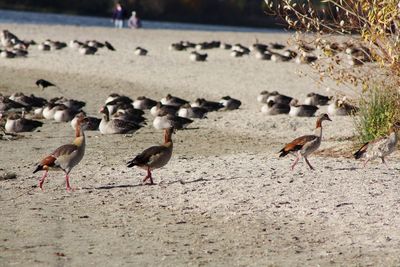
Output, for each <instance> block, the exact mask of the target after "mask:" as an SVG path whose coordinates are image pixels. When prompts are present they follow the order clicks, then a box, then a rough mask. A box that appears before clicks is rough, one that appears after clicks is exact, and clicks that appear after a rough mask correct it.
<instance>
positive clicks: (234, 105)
mask: <svg viewBox="0 0 400 267" xmlns="http://www.w3.org/2000/svg"><path fill="white" fill-rule="evenodd" d="M219 103H221V104H222V105H223V106H224V109H225V110H234V109H238V108H239V107H240V105H242V102H240V100H238V99H235V98H232V97H230V96H224V97H222V98H221V100H220V101H219Z"/></svg>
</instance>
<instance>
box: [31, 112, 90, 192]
mask: <svg viewBox="0 0 400 267" xmlns="http://www.w3.org/2000/svg"><path fill="white" fill-rule="evenodd" d="M85 123H86V120H85V118H84V117H81V118H80V119H79V120H78V125H77V127H76V130H75V140H74V141H73V142H72V144H67V145H63V146H60V147H59V148H57V149H56V150H54V152H53V153H51V154H50V155H48V156H47V157H45V158H43V159H42V160H41V161H40V163H39V165H38V166H37V167H36V169H35V170H34V171H33V173H36V172H38V171H44V174H43V176H42V178H41V179H40V181H39V188H40V189H42V190H43V183H44V180H45V179H46V177H47V173H48V171H49V170H61V171H63V172H64V173H65V182H66V188H67V191H70V190H71V186H70V184H69V173H70V172H71V170H72V169H73V168H74V167H75V166H76V165H78V163H79V162H80V161H81V160H82V158H83V156H84V154H85V133H84V131H83V127H81V126H83V125H85Z"/></svg>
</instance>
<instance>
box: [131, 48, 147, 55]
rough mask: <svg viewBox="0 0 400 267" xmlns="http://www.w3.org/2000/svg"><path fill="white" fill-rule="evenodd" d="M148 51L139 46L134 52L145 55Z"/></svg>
mask: <svg viewBox="0 0 400 267" xmlns="http://www.w3.org/2000/svg"><path fill="white" fill-rule="evenodd" d="M147 53H148V51H147V50H146V49H144V48H141V47H140V46H138V47H136V48H135V51H134V54H135V55H137V56H145V55H147Z"/></svg>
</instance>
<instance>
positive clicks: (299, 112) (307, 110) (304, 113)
mask: <svg viewBox="0 0 400 267" xmlns="http://www.w3.org/2000/svg"><path fill="white" fill-rule="evenodd" d="M298 103H299V101H298V100H297V99H292V101H290V111H289V116H292V117H312V116H314V114H315V112H317V110H318V107H317V106H313V105H299V104H298Z"/></svg>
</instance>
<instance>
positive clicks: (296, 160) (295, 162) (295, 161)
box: [291, 153, 301, 171]
mask: <svg viewBox="0 0 400 267" xmlns="http://www.w3.org/2000/svg"><path fill="white" fill-rule="evenodd" d="M300 157H301V155H300V153H298V154H297V157H296V159H295V160H294V162H293V164H292V167H291V169H292V171H293V170H294V166H296V164H297V163H298V162H299V160H300Z"/></svg>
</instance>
